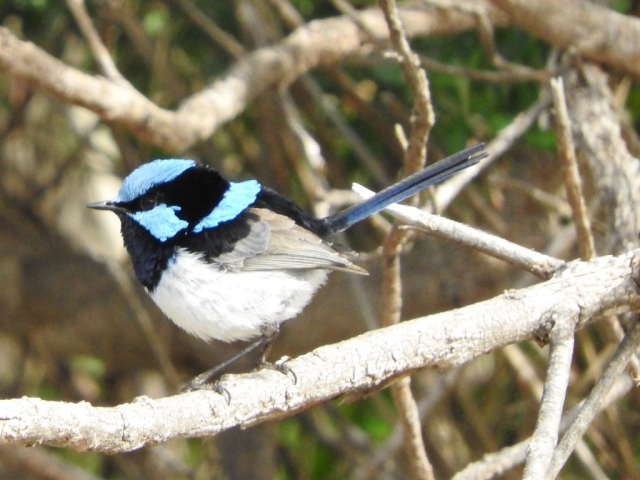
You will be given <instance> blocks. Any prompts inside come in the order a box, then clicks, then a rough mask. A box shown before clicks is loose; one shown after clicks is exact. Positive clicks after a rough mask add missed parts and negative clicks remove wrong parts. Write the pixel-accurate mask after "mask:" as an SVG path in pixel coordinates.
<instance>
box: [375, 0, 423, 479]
mask: <svg viewBox="0 0 640 480" xmlns="http://www.w3.org/2000/svg"><path fill="white" fill-rule="evenodd" d="M379 5H380V8H381V9H382V12H383V14H384V17H385V20H386V22H387V26H388V28H389V38H390V41H391V45H392V47H393V49H394V51H395V53H396V54H397V55H398V60H399V62H400V66H401V68H402V73H403V76H404V80H405V81H406V82H407V84H408V85H409V88H410V89H411V92H412V93H413V111H412V115H411V118H410V121H409V138H408V140H409V142H408V145H407V147H406V149H405V154H404V167H405V171H406V173H407V174H411V173H414V172H417V171H418V170H420V169H421V168H422V167H423V165H424V161H425V158H426V154H427V140H428V138H429V132H430V131H431V127H432V126H433V124H434V122H435V115H434V113H433V107H432V105H431V98H430V94H429V82H428V80H427V74H426V72H425V71H424V70H422V69H421V68H420V61H419V60H418V57H417V56H416V55H415V53H413V52H412V51H411V47H410V46H409V41H408V40H407V37H406V35H405V33H404V28H403V26H402V22H401V21H400V17H399V14H398V7H397V5H396V3H395V0H380V1H379ZM417 200H418V199H417V198H414V199H412V200H411V201H413V202H417ZM405 239H406V232H402V231H401V230H398V229H397V228H394V229H392V231H391V233H390V234H389V235H388V236H387V238H386V240H385V242H384V245H383V249H382V259H383V272H382V298H383V307H382V310H383V315H382V324H383V325H393V324H396V323H398V322H399V321H400V317H401V313H402V280H401V277H400V257H399V255H400V251H401V248H402V244H403V243H404V240H405ZM391 391H392V394H393V398H394V401H395V404H396V407H397V408H398V412H399V415H400V418H401V421H402V424H403V427H404V429H403V433H404V448H405V452H406V456H407V459H408V461H409V470H410V471H411V473H412V477H413V478H418V479H425V480H431V479H434V478H435V477H434V473H433V467H432V466H431V462H430V461H429V458H428V457H427V452H426V450H425V445H424V440H423V438H422V426H421V423H420V416H419V414H418V407H417V405H416V402H415V399H414V398H413V394H412V393H411V380H410V379H409V378H405V379H402V380H401V381H398V382H396V383H394V384H393V385H392V386H391Z"/></svg>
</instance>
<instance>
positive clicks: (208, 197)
mask: <svg viewBox="0 0 640 480" xmlns="http://www.w3.org/2000/svg"><path fill="white" fill-rule="evenodd" d="M487 155H488V154H487V153H486V152H485V151H484V144H477V145H474V146H472V147H470V148H467V149H465V150H462V151H460V152H458V153H456V154H453V155H451V156H449V157H447V158H445V159H443V160H440V161H439V162H436V163H434V164H431V165H429V166H427V167H426V168H424V169H423V170H421V171H419V172H418V173H415V174H413V175H411V176H408V177H406V178H404V179H403V180H401V181H399V182H398V183H395V184H394V185H392V186H390V187H387V188H385V189H384V190H382V191H380V192H379V193H377V194H376V195H374V196H373V197H371V198H369V199H367V200H364V201H362V202H360V203H358V204H355V205H353V206H350V207H348V208H346V209H344V210H342V211H340V212H338V213H335V214H333V215H330V216H327V217H324V218H315V217H313V216H311V215H309V214H307V213H306V212H305V211H304V210H303V209H302V208H300V207H299V206H298V205H297V204H296V203H294V202H293V201H292V200H290V199H289V198H288V197H286V196H284V195H281V194H279V193H277V192H276V191H274V190H272V189H270V188H268V187H265V186H262V185H261V184H260V183H258V182H257V181H256V180H245V181H241V182H231V181H229V180H227V179H226V178H224V177H223V176H222V175H221V174H220V173H219V172H218V171H216V170H215V169H214V168H212V167H210V166H208V165H205V164H200V163H197V162H195V161H193V160H187V159H158V160H154V161H151V162H149V163H145V164H143V165H141V166H139V167H137V168H136V169H135V170H133V171H132V172H131V173H130V174H129V175H128V176H127V177H125V178H124V180H123V182H122V186H121V188H120V190H119V192H118V194H117V196H116V197H115V199H113V200H108V201H101V202H95V203H90V204H88V205H87V207H89V208H92V209H97V210H109V211H112V212H114V213H115V214H116V215H117V216H118V218H119V219H120V224H121V234H122V238H123V242H124V246H125V247H126V250H127V252H128V254H129V257H130V258H131V262H132V266H133V271H134V273H135V276H136V278H137V280H138V281H139V282H140V283H141V284H142V286H143V287H144V288H145V289H146V291H147V293H148V294H149V295H150V297H151V299H152V300H153V301H154V302H155V304H156V305H157V306H158V307H159V308H160V310H162V311H163V312H164V314H165V315H166V316H167V317H168V318H169V319H170V320H172V321H173V322H174V323H175V324H176V325H177V326H178V327H180V328H182V329H183V330H185V331H186V332H188V333H190V334H191V335H194V336H196V337H199V338H201V339H203V340H205V341H210V340H213V339H215V340H219V341H222V342H235V341H249V340H254V342H253V343H251V344H249V345H248V346H247V347H245V348H244V349H243V350H241V351H240V352H238V353H237V354H236V355H234V356H233V357H231V358H230V359H229V360H227V361H226V362H223V363H222V364H220V365H217V366H215V367H214V368H212V369H210V370H208V371H206V372H204V373H203V374H201V375H199V376H197V377H195V378H194V379H193V380H192V381H191V382H190V383H189V385H187V387H186V388H185V389H184V390H187V391H189V390H196V389H200V388H205V384H206V383H207V382H208V381H209V380H210V379H211V378H213V377H214V376H215V375H216V374H217V373H219V372H220V371H222V370H224V369H225V368H226V367H227V366H228V365H229V364H231V363H233V362H234V361H236V360H237V359H238V358H240V357H242V356H244V355H245V354H247V353H248V352H250V351H252V350H255V349H257V348H260V347H261V346H262V347H263V348H264V350H263V354H262V357H261V363H263V364H268V362H266V355H267V353H268V350H269V348H270V345H271V344H272V343H273V340H274V339H275V337H276V336H277V333H278V331H279V328H280V325H281V324H282V322H284V321H286V320H288V319H290V318H293V317H295V316H296V315H298V313H300V312H301V311H302V309H303V308H304V307H305V306H306V305H307V304H308V303H309V302H310V301H311V299H312V297H313V295H314V294H315V292H316V291H317V290H318V289H319V288H320V287H321V286H322V285H323V284H324V283H325V281H326V279H327V276H328V274H329V272H330V271H333V270H337V271H343V272H348V273H354V274H367V272H366V270H364V269H363V268H361V267H359V266H357V265H355V264H354V263H353V262H352V261H351V254H350V253H348V252H345V250H344V249H341V248H339V247H338V246H337V245H336V244H335V243H334V242H333V236H334V235H335V234H337V233H339V232H342V231H344V230H346V229H348V228H349V227H351V226H352V225H353V224H355V223H357V222H360V221H361V220H364V219H365V218H367V217H369V216H371V215H373V214H375V213H377V212H379V211H381V210H382V209H384V208H385V207H387V206H388V205H391V204H393V203H397V202H400V201H402V200H404V199H406V198H408V197H410V196H411V195H414V194H415V193H417V192H419V191H421V190H423V189H425V188H427V187H428V186H430V185H434V184H437V183H440V182H442V181H444V180H446V179H447V178H449V177H451V176H452V175H454V174H455V173H457V172H459V171H461V170H463V169H465V168H467V167H469V166H471V165H474V164H476V163H477V162H479V161H480V160H481V159H483V158H484V157H486V156H487ZM256 338H257V340H255V339H256Z"/></svg>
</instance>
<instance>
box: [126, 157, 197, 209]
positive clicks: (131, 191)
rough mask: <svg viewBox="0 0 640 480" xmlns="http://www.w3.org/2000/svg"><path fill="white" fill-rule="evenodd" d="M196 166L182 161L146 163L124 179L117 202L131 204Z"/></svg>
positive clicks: (192, 162) (194, 163)
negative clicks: (156, 187)
mask: <svg viewBox="0 0 640 480" xmlns="http://www.w3.org/2000/svg"><path fill="white" fill-rule="evenodd" d="M195 165H196V162H194V161H193V160H180V159H168V160H154V161H153V162H150V163H145V164H144V165H141V166H139V167H138V168H136V169H135V170H134V171H133V172H131V173H130V174H129V175H128V176H127V178H125V179H124V182H122V187H121V188H120V191H119V192H118V196H117V197H116V199H115V202H116V203H119V202H130V201H132V200H134V199H135V198H137V197H139V196H140V195H144V194H145V193H147V192H148V191H149V190H150V189H151V188H153V187H155V186H156V185H159V184H161V183H166V182H170V181H171V180H173V179H174V178H176V177H178V176H179V175H180V174H182V173H183V172H184V171H185V170H188V169H189V168H192V167H194V166H195Z"/></svg>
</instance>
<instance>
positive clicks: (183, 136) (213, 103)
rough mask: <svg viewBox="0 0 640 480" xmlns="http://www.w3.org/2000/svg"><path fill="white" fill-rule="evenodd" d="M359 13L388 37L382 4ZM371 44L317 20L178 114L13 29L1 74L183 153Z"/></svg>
mask: <svg viewBox="0 0 640 480" xmlns="http://www.w3.org/2000/svg"><path fill="white" fill-rule="evenodd" d="M489 12H490V17H491V19H492V21H494V22H496V23H501V22H502V19H504V15H502V14H501V13H500V12H499V11H498V10H497V9H495V8H490V9H489ZM359 16H360V19H361V20H362V22H364V23H365V24H366V25H367V27H368V29H369V31H371V32H374V33H375V34H376V35H378V36H379V37H380V38H383V39H384V38H388V30H387V26H386V24H385V22H384V18H383V17H382V14H381V13H380V11H379V10H378V9H369V10H364V11H362V12H360V13H359ZM400 18H401V20H402V22H403V25H404V27H405V32H406V34H407V35H408V36H409V37H414V36H416V35H442V34H455V33H457V32H461V31H464V30H468V29H471V28H474V26H475V25H476V23H477V19H476V18H475V17H474V16H473V15H471V14H468V13H466V12H462V11H446V10H442V9H438V8H424V9H411V10H401V11H400ZM368 41H369V40H368V36H367V35H366V34H365V33H363V32H362V31H361V30H360V29H359V28H358V26H357V25H355V24H354V23H353V21H352V20H351V19H349V18H348V17H335V18H328V19H324V20H316V21H313V22H310V23H309V24H306V25H304V26H302V27H300V28H298V29H296V30H294V31H293V32H292V33H291V34H290V35H289V36H288V37H287V38H285V39H284V40H282V41H281V42H280V43H278V44H276V45H274V46H269V47H265V48H260V49H258V50H256V51H254V52H252V53H250V54H247V55H245V56H244V57H242V58H241V59H240V60H238V61H237V62H236V63H235V64H234V65H233V66H232V67H231V69H230V70H229V72H228V73H227V74H226V75H223V76H222V77H220V78H218V79H217V80H215V81H214V82H213V83H211V84H210V85H208V86H207V88H205V89H204V90H202V91H200V92H198V93H196V94H194V95H192V96H191V97H189V98H187V99H185V100H184V102H183V103H182V104H181V106H180V107H179V108H178V109H177V110H175V111H171V110H166V109H163V108H161V107H159V106H158V105H156V104H154V103H153V102H151V101H150V100H149V99H147V98H146V97H144V96H143V95H142V94H140V93H138V92H136V91H135V90H134V89H133V88H129V87H126V86H123V85H119V84H116V83H114V82H111V81H110V80H108V79H106V78H105V77H103V76H100V75H95V76H94V75H90V74H87V73H83V72H81V71H79V70H77V69H75V68H72V67H70V66H68V65H65V64H64V63H62V62H61V61H60V60H58V59H56V58H54V57H52V56H51V55H49V54H48V53H47V52H45V51H44V50H42V49H40V48H39V47H37V46H36V45H34V44H33V43H31V42H25V41H22V40H20V39H18V38H17V37H16V36H15V35H14V34H13V33H11V31H9V30H8V29H6V28H0V71H2V72H4V73H5V74H7V75H8V76H10V77H13V78H15V79H19V80H22V81H26V82H29V83H30V84H31V85H32V86H34V87H36V88H38V89H41V90H44V91H45V92H47V93H49V94H51V95H54V96H56V97H58V98H60V99H62V100H63V101H66V102H68V103H71V104H74V105H80V106H83V107H85V108H88V109H89V110H92V111H94V112H96V113H97V114H98V115H100V116H101V117H102V118H103V119H104V120H107V121H110V122H113V123H114V124H116V125H119V126H121V127H124V128H126V129H128V130H130V131H131V132H133V133H134V134H135V135H137V136H138V137H139V138H141V139H142V140H144V141H146V142H148V143H150V144H153V145H157V146H159V147H161V148H164V149H166V150H168V151H172V152H182V151H184V150H185V149H187V148H189V147H190V146H191V145H193V144H194V143H196V142H199V141H202V140H205V139H207V138H209V137H210V136H211V135H212V134H213V132H215V131H216V129H217V128H218V127H219V126H220V125H222V124H223V123H225V122H228V121H229V120H231V119H233V118H234V117H235V116H237V115H238V114H239V113H240V112H242V111H244V109H245V108H246V106H247V104H249V103H250V102H251V101H253V100H254V99H255V98H256V97H258V96H260V95H261V94H262V93H264V92H265V91H267V90H269V89H271V88H274V87H276V86H279V85H286V84H289V83H291V82H293V81H294V80H296V79H297V78H299V77H300V75H302V74H304V73H306V72H307V71H309V70H310V69H312V68H314V67H317V66H319V65H323V64H324V65H327V64H334V63H336V62H338V61H340V60H343V59H344V58H345V57H347V56H349V55H356V54H362V53H363V52H365V51H367V46H368Z"/></svg>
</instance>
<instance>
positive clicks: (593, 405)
mask: <svg viewBox="0 0 640 480" xmlns="http://www.w3.org/2000/svg"><path fill="white" fill-rule="evenodd" d="M638 349H640V322H638V321H635V322H634V324H633V325H632V327H631V329H630V330H629V331H628V332H627V334H626V335H625V337H624V339H623V340H622V342H621V343H620V346H619V347H618V350H616V353H615V354H614V356H613V358H612V359H611V362H610V363H609V366H608V367H607V369H606V370H605V372H604V373H603V374H602V377H600V380H598V383H597V384H596V386H595V387H593V390H592V391H591V393H590V394H589V396H588V397H587V399H586V400H585V402H584V405H582V408H581V409H580V412H579V413H578V415H577V417H576V419H575V420H574V421H573V423H572V424H571V426H570V427H569V429H568V430H567V432H566V433H565V434H564V436H563V437H562V440H560V443H559V444H558V446H557V448H556V451H555V452H554V454H553V458H552V460H551V465H550V467H549V470H548V472H547V476H546V478H556V476H557V475H558V473H559V472H560V469H561V468H562V467H563V466H564V464H565V462H566V461H567V459H568V458H569V455H571V452H572V451H573V449H574V447H575V445H576V443H577V442H578V440H580V439H581V438H582V436H583V435H584V433H585V431H586V430H587V428H588V427H589V425H591V422H592V421H593V419H594V417H595V416H596V415H597V413H598V412H599V411H600V410H601V404H602V402H603V401H604V400H605V398H606V397H607V395H608V393H609V391H610V390H611V387H612V385H613V383H614V381H615V380H616V378H618V377H619V376H620V375H621V374H622V372H623V371H624V369H625V368H626V366H627V364H628V363H629V360H630V359H631V358H632V357H633V356H634V355H635V353H636V352H637V351H638Z"/></svg>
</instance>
